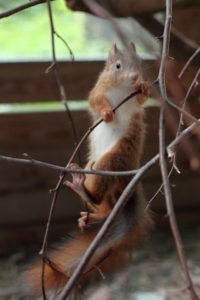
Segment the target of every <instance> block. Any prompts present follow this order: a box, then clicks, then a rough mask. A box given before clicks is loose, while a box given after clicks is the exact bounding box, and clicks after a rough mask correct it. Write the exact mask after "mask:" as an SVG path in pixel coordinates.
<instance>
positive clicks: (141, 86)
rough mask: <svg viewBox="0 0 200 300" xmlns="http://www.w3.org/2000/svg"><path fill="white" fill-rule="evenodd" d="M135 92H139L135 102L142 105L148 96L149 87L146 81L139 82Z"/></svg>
mask: <svg viewBox="0 0 200 300" xmlns="http://www.w3.org/2000/svg"><path fill="white" fill-rule="evenodd" d="M135 89H136V90H141V93H140V94H138V95H137V101H138V102H139V103H140V104H143V103H144V102H145V101H146V100H147V98H148V97H149V95H150V92H151V86H150V83H149V82H148V81H140V82H138V83H137V84H136V85H135Z"/></svg>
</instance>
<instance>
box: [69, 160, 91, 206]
mask: <svg viewBox="0 0 200 300" xmlns="http://www.w3.org/2000/svg"><path fill="white" fill-rule="evenodd" d="M70 168H71V169H74V170H77V169H80V167H79V165H78V164H75V163H73V164H71V165H70ZM71 175H72V182H71V181H65V182H64V184H65V185H67V186H68V187H70V188H71V189H72V190H73V191H74V192H75V193H77V194H78V195H79V196H80V197H81V199H82V200H83V202H85V203H86V204H88V205H89V207H91V208H92V209H93V210H96V205H95V204H94V202H93V201H92V197H91V196H90V195H89V194H88V193H87V191H86V189H85V187H84V182H85V178H86V177H85V174H82V173H71Z"/></svg>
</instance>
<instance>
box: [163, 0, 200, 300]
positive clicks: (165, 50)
mask: <svg viewBox="0 0 200 300" xmlns="http://www.w3.org/2000/svg"><path fill="white" fill-rule="evenodd" d="M171 20H172V0H166V18H165V26H164V34H163V37H164V40H163V48H162V56H161V64H160V69H159V78H158V79H159V87H160V91H161V96H162V99H163V102H162V104H161V110H160V120H159V148H160V168H161V174H162V180H163V188H164V194H165V200H166V207H167V213H168V217H169V222H170V227H171V230H172V234H173V237H174V241H175V245H176V251H177V255H178V258H179V261H180V264H181V267H182V270H183V272H184V276H185V279H186V283H187V287H188V290H189V292H190V296H191V299H192V300H197V299H198V296H197V294H196V291H195V289H194V285H193V282H192V279H191V277H190V273H189V269H188V265H187V261H186V257H185V253H184V250H183V246H182V240H181V235H180V233H179V229H178V226H177V221H176V215H175V212H174V207H173V201H172V194H171V189H170V184H169V178H168V174H167V164H166V159H165V125H164V112H165V105H166V102H167V101H166V99H167V91H166V84H165V71H166V67H165V64H166V57H167V56H168V53H169V42H170V30H171Z"/></svg>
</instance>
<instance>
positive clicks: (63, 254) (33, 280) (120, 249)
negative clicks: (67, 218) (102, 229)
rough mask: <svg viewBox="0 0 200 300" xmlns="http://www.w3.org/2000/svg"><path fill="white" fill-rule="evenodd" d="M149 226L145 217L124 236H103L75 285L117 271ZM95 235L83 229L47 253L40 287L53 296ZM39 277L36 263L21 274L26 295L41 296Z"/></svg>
mask: <svg viewBox="0 0 200 300" xmlns="http://www.w3.org/2000/svg"><path fill="white" fill-rule="evenodd" d="M118 225H120V224H118ZM150 227H151V219H150V218H149V219H148V218H145V221H144V222H141V223H140V224H138V225H137V226H136V227H135V228H133V229H132V230H129V232H128V233H126V234H125V233H124V232H123V231H122V232H121V233H120V234H119V233H118V234H116V233H115V234H114V235H113V236H112V235H109V236H106V237H105V238H104V241H103V242H102V244H101V245H100V246H99V247H98V249H97V251H96V252H95V254H94V255H93V257H92V258H91V259H90V261H89V264H88V265H87V268H86V269H85V270H84V271H83V273H82V275H81V276H80V279H79V281H78V286H79V287H80V286H84V287H85V286H86V285H87V283H88V282H91V280H93V279H98V278H102V275H107V273H109V272H110V271H112V272H113V271H114V270H117V269H119V268H121V267H122V266H123V265H124V264H125V263H126V262H127V260H129V259H130V255H129V254H130V252H129V251H132V250H133V248H135V246H136V245H137V244H138V242H141V241H144V239H145V236H146V234H147V232H148V231H149V228H150ZM120 228H121V225H120ZM121 230H122V228H121ZM115 232H116V231H115ZM117 232H118V231H117ZM96 233H97V231H96V230H91V231H90V230H87V231H86V232H85V233H83V234H81V235H78V236H77V237H76V238H74V239H72V240H70V241H68V242H67V243H65V244H63V245H62V246H61V247H60V248H59V249H58V250H55V251H53V252H52V253H50V255H49V262H50V263H46V264H45V270H44V286H45V290H46V291H47V292H48V291H50V292H52V291H53V293H54V295H55V293H57V292H58V291H59V290H60V289H61V288H62V287H63V286H64V285H65V284H66V282H67V281H68V279H69V278H70V276H71V275H72V273H73V271H74V269H75V268H76V266H77V265H78V263H79V262H80V260H81V258H82V256H83V254H84V252H85V251H86V249H87V248H88V246H89V245H90V243H91V242H92V240H93V239H94V237H95V235H96ZM41 274H42V262H38V263H37V264H36V265H35V266H33V267H32V268H29V270H27V271H26V272H25V273H24V275H23V281H24V283H25V290H26V291H28V293H29V295H41V292H42V285H41ZM29 299H30V298H29Z"/></svg>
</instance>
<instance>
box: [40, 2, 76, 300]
mask: <svg viewBox="0 0 200 300" xmlns="http://www.w3.org/2000/svg"><path fill="white" fill-rule="evenodd" d="M46 3H47V9H48V15H49V22H50V30H51V46H52V64H51V66H50V67H49V68H48V70H47V72H48V71H49V70H50V69H51V68H53V69H54V74H55V78H56V81H57V84H58V88H59V91H60V96H61V100H62V102H63V104H64V106H65V108H66V111H67V115H68V118H69V120H70V123H71V128H72V132H73V136H74V143H75V145H76V144H77V142H78V136H77V131H76V126H75V123H74V120H73V117H72V114H71V111H70V109H69V107H68V104H67V96H66V92H65V87H64V83H63V79H62V76H61V74H60V72H59V68H58V64H57V59H56V49H55V39H54V36H55V35H56V36H58V37H59V38H60V39H61V40H62V41H63V38H62V37H61V36H60V35H59V34H57V32H56V30H55V27H54V22H53V15H52V9H51V2H50V0H46ZM65 45H67V48H68V50H69V49H70V47H69V46H68V44H67V43H66V42H65ZM70 55H73V53H72V51H71V49H70ZM72 59H74V56H72ZM77 152H78V151H77ZM78 153H79V161H80V163H81V155H80V152H78ZM64 176H65V175H64V173H63V172H62V173H61V174H60V176H59V180H58V183H57V185H56V187H55V188H54V189H53V190H52V192H53V199H52V202H51V206H50V211H49V215H48V220H47V224H46V230H45V234H44V239H43V244H42V249H41V250H40V252H39V254H40V255H41V257H42V272H41V286H42V295H43V299H44V300H46V293H45V281H44V273H45V254H46V249H47V239H48V233H49V229H50V224H51V220H52V216H53V211H54V208H55V205H56V201H57V197H58V193H57V192H58V189H59V187H60V185H61V184H62V181H63V178H64Z"/></svg>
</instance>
